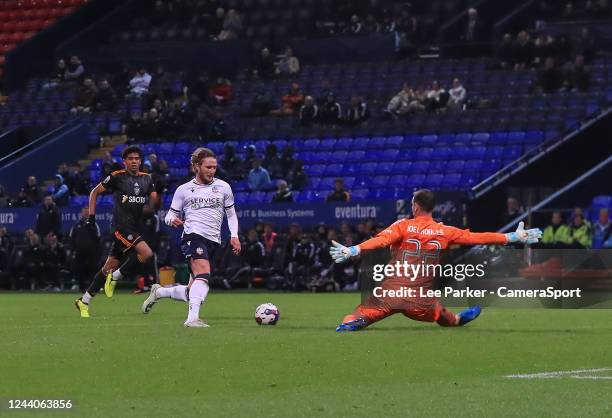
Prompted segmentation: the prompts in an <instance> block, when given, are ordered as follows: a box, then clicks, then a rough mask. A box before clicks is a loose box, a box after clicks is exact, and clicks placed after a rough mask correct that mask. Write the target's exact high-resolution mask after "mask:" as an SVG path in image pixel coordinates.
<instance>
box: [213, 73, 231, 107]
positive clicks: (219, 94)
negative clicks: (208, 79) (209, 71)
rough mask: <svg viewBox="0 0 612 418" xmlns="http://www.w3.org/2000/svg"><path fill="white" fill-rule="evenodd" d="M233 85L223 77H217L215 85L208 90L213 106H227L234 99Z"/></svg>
mask: <svg viewBox="0 0 612 418" xmlns="http://www.w3.org/2000/svg"><path fill="white" fill-rule="evenodd" d="M233 94H234V92H233V89H232V83H231V82H230V81H229V80H228V79H226V78H223V77H217V80H216V82H215V84H213V85H212V86H211V88H210V90H208V97H209V98H210V101H211V103H212V104H213V105H225V104H227V103H229V102H230V100H232V97H233Z"/></svg>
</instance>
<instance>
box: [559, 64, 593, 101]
mask: <svg viewBox="0 0 612 418" xmlns="http://www.w3.org/2000/svg"><path fill="white" fill-rule="evenodd" d="M590 86H591V69H590V67H589V66H587V65H586V64H585V62H584V56H583V55H577V56H576V59H575V60H574V62H573V63H571V64H569V63H568V64H567V65H565V80H564V82H563V87H564V88H565V89H566V90H571V91H574V92H575V91H582V92H584V91H587V90H588V89H589V87H590Z"/></svg>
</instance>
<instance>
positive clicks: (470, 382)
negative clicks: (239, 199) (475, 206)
mask: <svg viewBox="0 0 612 418" xmlns="http://www.w3.org/2000/svg"><path fill="white" fill-rule="evenodd" d="M74 297H75V296H74V295H65V294H58V295H55V294H6V293H5V294H0V314H1V321H2V322H1V324H0V353H1V354H0V355H1V358H0V382H1V383H0V398H2V402H3V403H4V404H6V400H7V398H19V399H22V398H45V399H71V400H72V401H73V402H74V408H73V409H72V410H71V411H58V412H50V411H44V412H43V411H34V412H28V411H20V412H15V411H8V410H7V409H6V406H5V405H2V408H4V409H0V416H6V417H11V416H15V417H25V416H39V417H40V416H57V417H63V416H87V417H126V416H138V417H158V416H159V417H183V416H186V417H188V416H194V417H195V416H198V417H219V416H227V417H238V416H248V417H254V416H278V417H289V416H304V417H316V416H333V417H341V416H346V417H361V416H363V417H383V416H385V417H386V416H401V417H406V416H429V417H438V416H442V417H461V416H466V417H468V416H469V417H474V416H483V417H485V416H499V417H514V416H515V417H526V416H528V417H534V416H546V417H551V416H555V417H559V416H568V417H576V416H581V417H582V416H601V417H608V416H612V396H611V394H612V378H611V377H610V376H612V372H607V373H608V374H607V377H608V378H607V379H606V378H605V377H603V378H597V379H577V378H571V376H564V377H560V378H548V379H510V378H507V377H504V376H505V375H509V374H517V373H537V372H548V371H564V370H579V369H591V368H607V367H612V355H611V353H612V311H610V310H605V309H600V310H544V309H540V310H535V309H534V310H527V309H525V310H511V309H503V308H497V309H495V308H490V309H485V310H484V311H483V314H482V315H481V317H480V318H478V320H477V321H475V322H473V323H471V324H469V325H468V326H466V327H463V328H455V329H444V328H440V327H438V326H436V325H433V324H427V323H419V322H414V321H410V320H408V319H405V318H404V317H401V316H395V317H392V318H389V319H387V320H385V321H383V322H381V323H379V324H376V325H375V326H373V327H372V328H370V329H368V330H367V331H364V332H358V333H351V334H337V333H335V332H334V327H335V326H336V324H337V323H338V321H339V320H340V319H341V318H342V316H343V315H344V314H345V313H348V312H350V311H351V310H352V309H353V307H354V306H355V304H356V303H357V302H358V299H359V295H357V294H306V293H304V294H283V293H274V294H268V293H223V292H212V293H211V294H210V296H209V298H208V300H207V302H206V304H205V306H204V307H203V310H202V313H203V317H204V318H205V319H206V320H208V321H209V323H210V324H211V326H212V327H211V328H208V329H185V328H183V326H182V322H183V320H184V316H185V313H186V305H185V304H184V303H180V302H175V301H171V300H168V299H166V300H162V301H161V302H160V303H159V304H158V305H157V306H156V307H155V308H154V310H153V312H151V314H149V315H143V314H141V313H140V305H141V302H142V301H143V299H144V296H142V295H139V296H134V295H128V294H122V293H120V294H117V295H116V296H115V298H114V299H112V300H109V299H106V298H105V297H104V296H103V295H100V296H98V297H97V298H96V299H95V300H94V301H93V303H92V305H91V314H92V318H91V319H89V320H86V319H81V318H80V317H79V316H78V312H77V311H76V309H75V308H74V306H73V305H72V301H73V299H74ZM268 301H270V302H273V303H275V304H276V305H277V306H278V307H279V309H280V311H281V319H280V321H279V323H278V325H276V326H258V325H257V324H256V323H255V321H254V320H253V312H254V309H255V307H256V306H257V305H258V304H260V303H263V302H268Z"/></svg>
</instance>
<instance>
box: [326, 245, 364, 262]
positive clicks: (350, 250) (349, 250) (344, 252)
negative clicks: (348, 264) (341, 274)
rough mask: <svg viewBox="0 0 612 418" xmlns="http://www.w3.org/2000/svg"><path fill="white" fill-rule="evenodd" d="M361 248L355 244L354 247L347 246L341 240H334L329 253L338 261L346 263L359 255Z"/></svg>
mask: <svg viewBox="0 0 612 418" xmlns="http://www.w3.org/2000/svg"><path fill="white" fill-rule="evenodd" d="M360 252H361V250H360V249H359V247H358V246H356V245H354V246H352V247H345V246H344V245H342V244H340V243H339V242H336V241H333V240H332V247H331V248H330V249H329V255H331V258H333V260H334V261H335V262H336V263H344V262H345V261H346V260H348V259H349V258H351V257H354V256H356V255H359V253H360Z"/></svg>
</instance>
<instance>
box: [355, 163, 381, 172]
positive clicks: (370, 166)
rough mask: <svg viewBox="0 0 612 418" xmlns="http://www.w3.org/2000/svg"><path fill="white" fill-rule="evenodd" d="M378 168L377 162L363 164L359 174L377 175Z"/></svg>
mask: <svg viewBox="0 0 612 418" xmlns="http://www.w3.org/2000/svg"><path fill="white" fill-rule="evenodd" d="M377 167H378V163H376V162H369V163H364V164H361V166H360V169H358V170H357V172H356V173H357V174H369V175H372V174H376V173H377V172H378V170H377Z"/></svg>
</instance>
